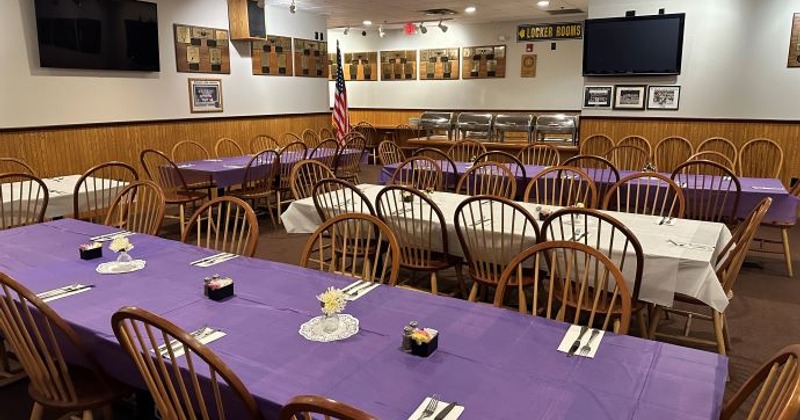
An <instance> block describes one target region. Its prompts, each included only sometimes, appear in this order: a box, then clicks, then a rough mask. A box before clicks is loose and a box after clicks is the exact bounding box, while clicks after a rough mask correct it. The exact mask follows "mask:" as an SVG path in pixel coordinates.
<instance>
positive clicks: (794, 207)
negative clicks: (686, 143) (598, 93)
mask: <svg viewBox="0 0 800 420" xmlns="http://www.w3.org/2000/svg"><path fill="white" fill-rule="evenodd" d="M455 164H456V173H455V174H453V173H452V171H450V170H448V167H447V166H448V165H443V166H442V172H443V173H444V174H445V176H446V177H448V178H447V179H448V180H449V181H450V184H449V185H455V184H456V182H457V178H458V177H460V176H461V175H463V174H464V172H466V170H467V167H468V165H469V163H467V162H455ZM398 166H400V165H399V164H391V165H385V166H383V167H382V168H381V171H380V175H379V177H378V183H379V184H386V183H388V182H389V180H391V178H392V174H393V173H394V171H395V170H396V169H397V167H398ZM544 168H545V167H543V166H536V165H525V175H526V178H525V179H523V178H522V176H521V174H518V175H517V198H518V199H520V200H524V199H525V197H523V195H524V192H525V187H527V184H520V183H522V182H527V180H530V179H531V178H532V177H533V176H534V175H536V174H537V173H539V172H540V171H542V170H543V169H544ZM585 171H586V172H587V174H588V175H589V176H590V177H591V178H592V179H593V180H594V181H595V183H597V184H601V185H598V189H600V190H603V191H605V190H607V189H608V187H610V186H611V185H610V184H609V183H608V182H606V181H605V179H607V177H606V176H604V174H603V173H598V172H603V171H598V170H593V169H588V170H585ZM636 172H637V171H619V174H620V179H622V178H624V177H626V176H628V175H630V174H633V173H636ZM662 175H665V176H667V177H670V175H671V174H667V173H664V174H662ZM739 183H740V184H741V188H742V190H741V195H740V198H739V207H738V209H737V211H736V217H738V218H740V219H745V218H747V216H748V215H749V214H750V212H751V211H752V210H753V208H755V206H756V205H758V203H759V202H760V201H761V200H762V199H764V198H765V197H771V198H772V206H771V207H770V209H769V211H768V212H767V214H766V216H765V217H764V223H777V224H784V225H794V224H795V222H796V221H797V211H798V205H800V200H798V198H797V197H795V196H793V195H791V194H789V192H788V191H786V189H785V187H784V186H783V183H782V182H781V180H779V179H776V178H744V177H740V178H739ZM689 184H690V189H691V183H689ZM715 184H716V183H715ZM602 200H603V197H599V198H598V207H599V206H600V204H601V203H602Z"/></svg>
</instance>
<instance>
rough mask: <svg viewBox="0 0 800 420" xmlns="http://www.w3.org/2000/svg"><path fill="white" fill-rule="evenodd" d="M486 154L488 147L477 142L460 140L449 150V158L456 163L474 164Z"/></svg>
mask: <svg viewBox="0 0 800 420" xmlns="http://www.w3.org/2000/svg"><path fill="white" fill-rule="evenodd" d="M484 153H486V146H484V145H483V144H481V143H480V142H477V141H475V140H459V141H457V142H456V143H455V144H454V145H452V146H450V148H449V149H448V150H447V156H448V157H450V159H452V160H453V161H455V162H472V161H474V160H476V159H477V158H478V156H479V155H482V154H484Z"/></svg>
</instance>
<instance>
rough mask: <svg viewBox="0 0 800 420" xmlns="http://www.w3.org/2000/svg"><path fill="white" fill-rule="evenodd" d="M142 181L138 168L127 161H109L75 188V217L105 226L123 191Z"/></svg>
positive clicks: (80, 179) (90, 170)
mask: <svg viewBox="0 0 800 420" xmlns="http://www.w3.org/2000/svg"><path fill="white" fill-rule="evenodd" d="M138 180H139V174H138V173H137V172H136V169H134V168H133V167H132V166H131V165H128V164H127V163H124V162H106V163H101V164H100V165H97V166H95V167H93V168H91V169H89V170H88V171H86V172H85V173H84V174H83V175H81V177H80V178H79V179H78V182H77V183H76V184H75V188H74V189H73V192H72V194H73V199H72V216H73V217H74V218H76V219H80V220H85V221H87V222H92V223H103V222H104V221H105V220H106V215H107V213H108V210H109V207H110V205H111V202H112V201H113V200H114V198H115V197H116V196H117V194H119V192H120V190H121V189H122V188H124V187H125V186H126V185H128V184H130V183H131V182H134V181H138Z"/></svg>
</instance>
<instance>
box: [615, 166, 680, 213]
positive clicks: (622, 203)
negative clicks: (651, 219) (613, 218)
mask: <svg viewBox="0 0 800 420" xmlns="http://www.w3.org/2000/svg"><path fill="white" fill-rule="evenodd" d="M602 208H603V209H604V210H613V211H620V212H624V213H635V214H647V215H650V216H659V217H661V218H662V220H661V221H662V222H663V221H664V220H663V218H665V217H668V218H669V219H672V218H678V219H682V218H683V215H684V212H685V210H686V200H685V199H684V197H683V191H682V190H681V188H680V187H679V186H678V184H676V183H675V182H674V181H672V180H671V179H669V177H667V176H664V175H661V174H658V173H653V172H639V173H633V174H630V175H628V176H626V177H625V178H622V179H620V180H619V181H618V182H617V183H615V184H614V185H612V186H611V188H610V189H609V190H608V193H606V196H605V197H604V198H603V205H602Z"/></svg>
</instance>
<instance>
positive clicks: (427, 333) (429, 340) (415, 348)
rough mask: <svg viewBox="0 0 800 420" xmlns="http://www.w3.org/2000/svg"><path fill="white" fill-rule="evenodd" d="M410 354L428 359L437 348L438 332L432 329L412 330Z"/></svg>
mask: <svg viewBox="0 0 800 420" xmlns="http://www.w3.org/2000/svg"><path fill="white" fill-rule="evenodd" d="M410 338H411V354H413V355H415V356H421V357H428V356H430V355H431V354H433V352H435V351H436V349H437V348H439V331H437V330H435V329H433V328H414V330H413V331H411V334H410Z"/></svg>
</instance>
